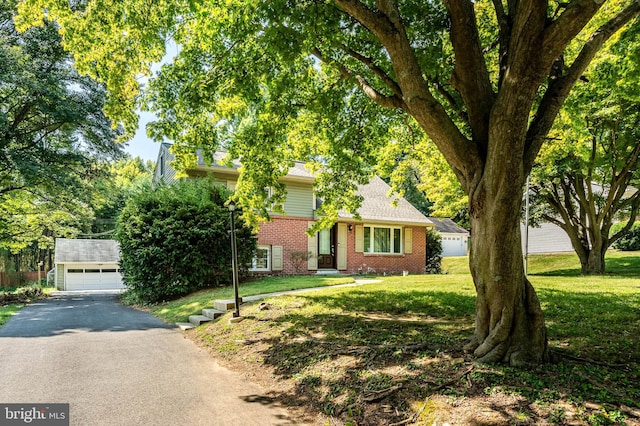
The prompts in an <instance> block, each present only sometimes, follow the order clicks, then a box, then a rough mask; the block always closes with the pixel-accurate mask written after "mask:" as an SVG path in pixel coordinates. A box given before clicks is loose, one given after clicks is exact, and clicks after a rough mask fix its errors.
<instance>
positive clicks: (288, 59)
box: [20, 0, 640, 365]
mask: <svg viewBox="0 0 640 426" xmlns="http://www.w3.org/2000/svg"><path fill="white" fill-rule="evenodd" d="M45 8H46V9H45ZM45 10H46V13H45ZM20 11H21V18H20V25H21V27H23V28H24V27H26V26H27V25H28V24H39V23H40V22H41V21H42V19H43V18H44V17H45V16H46V17H47V19H54V20H55V21H56V22H58V23H59V24H60V26H61V30H62V34H63V39H64V44H65V46H66V47H67V48H68V49H70V51H72V52H73V53H74V55H75V58H76V61H77V62H76V63H77V66H78V68H79V69H80V70H81V71H82V72H86V73H89V74H90V75H92V76H94V77H96V78H99V79H101V81H104V82H105V83H106V87H107V90H108V92H109V104H108V109H107V111H108V112H109V113H110V114H111V116H112V117H116V118H118V120H120V121H121V122H122V123H124V125H125V127H127V128H129V129H131V128H132V127H134V126H135V118H134V117H133V116H132V114H133V111H134V107H135V106H136V104H137V102H138V101H139V100H140V99H143V100H144V101H148V102H149V104H150V107H151V108H152V109H153V110H155V111H156V112H157V114H158V115H159V120H158V122H157V123H156V124H155V125H154V126H153V127H152V133H153V134H154V136H155V137H158V138H168V139H171V140H173V141H174V142H175V145H174V146H175V150H176V155H177V158H178V162H177V166H178V167H179V166H183V167H184V166H188V165H190V164H194V159H195V157H194V152H195V148H202V149H203V151H202V152H203V153H204V154H205V159H209V160H211V158H212V153H213V151H214V149H215V148H217V147H219V146H222V147H224V148H226V149H227V150H228V151H229V153H230V157H231V158H241V160H242V164H243V170H242V172H243V173H242V175H241V178H240V180H239V184H238V187H237V197H238V198H239V199H240V200H241V201H242V202H243V203H246V204H247V205H250V206H256V207H260V203H261V202H262V205H264V200H265V197H266V194H265V191H264V188H265V187H273V188H275V189H276V199H277V194H281V195H282V193H283V189H284V188H283V187H282V185H280V184H279V180H278V179H279V177H281V176H282V175H284V174H285V173H286V172H287V169H288V167H289V165H290V164H291V161H292V160H293V159H307V160H309V161H310V162H311V163H315V164H317V165H318V166H320V165H321V166H322V167H323V168H322V170H323V171H324V172H323V173H321V174H320V175H319V177H318V179H317V183H318V193H319V196H320V197H322V198H323V199H324V204H323V211H321V212H320V213H323V214H325V215H326V218H328V219H326V221H330V220H331V218H332V217H333V218H335V216H336V214H337V211H338V208H346V209H347V210H351V211H353V210H355V209H357V205H358V200H357V199H354V197H352V196H350V193H353V191H354V189H355V186H356V184H357V183H359V182H363V181H366V180H367V179H368V178H369V177H370V175H371V174H372V173H373V171H374V167H375V165H376V163H377V157H378V152H379V150H380V148H381V147H383V146H384V145H385V144H386V143H388V142H389V143H392V142H393V140H392V139H393V138H391V137H390V135H392V134H393V130H394V129H395V128H397V127H398V126H402V125H406V124H409V125H414V124H415V126H414V128H415V129H418V130H419V131H420V132H422V133H424V134H426V135H427V136H428V137H429V138H430V139H431V140H432V141H433V143H434V144H435V145H436V146H437V148H438V150H439V151H440V152H441V153H442V155H443V156H444V159H445V160H446V162H447V163H448V164H449V165H450V166H451V167H452V169H453V171H454V173H455V175H456V177H457V179H458V180H459V181H460V183H461V186H462V188H463V190H464V191H465V192H466V194H467V195H468V197H469V201H468V210H469V216H470V223H471V227H472V232H473V235H474V237H473V239H472V243H471V248H470V268H471V272H472V275H473V278H474V283H475V286H476V290H477V294H478V298H477V304H476V327H475V331H474V334H473V337H472V339H471V341H470V343H469V345H467V347H466V349H467V350H469V351H472V352H473V353H474V354H475V356H477V357H478V359H479V360H481V361H483V362H495V361H504V362H507V363H510V364H513V365H520V364H525V363H539V362H543V361H544V360H546V359H547V345H546V342H547V340H546V328H545V326H544V319H543V315H542V311H541V308H540V304H539V301H538V299H537V296H536V294H535V291H534V289H533V287H532V286H531V284H530V283H529V282H528V280H527V279H526V277H525V276H524V272H523V262H522V256H521V248H520V231H519V219H518V216H519V215H518V212H519V211H520V206H521V194H522V187H523V184H524V180H525V177H526V175H527V174H528V173H529V171H530V170H531V167H532V166H533V163H534V161H535V159H536V157H537V155H538V152H539V151H540V149H541V147H542V146H543V145H544V144H545V142H546V141H547V136H548V133H549V131H550V129H551V126H552V124H553V122H554V120H555V118H556V116H557V114H558V112H559V110H560V108H561V106H562V105H563V103H564V102H565V101H566V99H567V97H568V95H569V93H570V91H571V89H572V87H573V86H574V84H575V82H576V81H577V80H578V79H579V77H580V76H581V75H582V74H583V72H584V71H585V69H586V68H587V66H588V65H589V63H590V62H591V60H592V59H593V58H594V57H595V55H596V53H597V52H598V50H599V49H600V48H601V47H602V46H603V44H604V43H605V42H606V40H607V39H609V38H610V37H611V36H613V35H614V34H615V33H616V32H617V31H618V30H620V29H621V28H623V27H624V26H625V25H627V24H628V23H630V22H631V21H632V20H634V18H635V17H636V15H637V14H638V12H639V11H640V2H638V1H635V0H609V1H599V0H598V1H596V0H572V1H569V2H558V1H538V0H536V1H513V0H507V1H497V0H494V1H491V2H490V1H488V0H481V1H477V2H471V1H468V0H447V1H443V2H440V1H432V2H427V1H412V0H398V1H393V0H376V1H373V0H370V1H369V0H367V1H360V0H334V1H329V0H321V1H314V0H308V1H297V2H292V1H288V0H274V1H268V2H263V1H257V0H245V1H241V0H230V1H226V2H221V3H215V2H208V1H198V0H195V1H194V0H191V1H158V2H153V3H149V2H147V1H144V0H125V1H122V0H118V1H116V0H93V1H88V2H80V3H72V4H71V5H69V4H68V3H66V2H58V1H55V0H24V1H23V2H22V3H21V8H20ZM634 25H636V24H634ZM169 37H171V38H173V39H174V40H175V42H176V43H177V44H178V45H179V46H180V49H181V50H180V53H179V55H178V56H177V57H176V58H175V60H174V61H173V63H172V64H169V65H166V66H164V67H163V69H162V71H161V72H160V74H159V75H158V77H157V78H155V79H152V80H150V81H149V84H148V85H147V86H145V93H144V96H143V97H142V98H141V97H140V95H139V94H140V92H139V89H140V84H139V81H138V80H137V79H138V77H140V76H141V75H145V74H148V73H149V64H150V63H151V62H154V61H158V60H160V58H161V57H162V54H163V51H164V46H165V43H166V40H167V38H169ZM261 188H262V189H261Z"/></svg>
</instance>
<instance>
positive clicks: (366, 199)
mask: <svg viewBox="0 0 640 426" xmlns="http://www.w3.org/2000/svg"><path fill="white" fill-rule="evenodd" d="M390 189H391V187H390V186H389V185H387V183H386V182H385V181H383V180H382V179H381V178H379V177H378V176H375V177H373V178H372V179H371V181H370V182H369V183H367V184H366V185H360V187H359V188H358V191H357V194H358V195H361V196H362V197H363V201H362V206H361V207H360V209H359V210H358V213H359V214H360V217H362V220H363V221H368V220H369V221H380V222H397V223H415V224H420V225H431V224H432V222H431V221H430V220H429V219H428V218H427V217H426V216H425V215H423V214H422V213H420V211H419V210H418V209H416V208H415V207H413V205H411V203H409V202H408V201H407V200H405V199H404V198H400V197H398V196H397V194H396V195H395V196H391V197H389V190H390ZM394 200H397V202H398V204H397V206H393V204H392V203H393V201H394ZM340 217H341V218H343V219H352V218H353V215H352V214H348V213H346V212H344V211H343V212H340Z"/></svg>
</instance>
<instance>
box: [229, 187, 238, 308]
mask: <svg viewBox="0 0 640 426" xmlns="http://www.w3.org/2000/svg"><path fill="white" fill-rule="evenodd" d="M227 208H228V209H229V214H230V215H231V274H232V277H233V278H232V279H233V294H234V300H235V306H236V310H235V311H234V312H233V317H234V318H238V317H240V297H239V296H238V249H237V247H236V225H235V219H234V212H235V210H236V203H235V202H234V201H233V200H229V201H228V202H227Z"/></svg>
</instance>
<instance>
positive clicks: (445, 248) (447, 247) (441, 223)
mask: <svg viewBox="0 0 640 426" xmlns="http://www.w3.org/2000/svg"><path fill="white" fill-rule="evenodd" d="M429 220H430V221H431V222H433V223H434V224H435V226H436V227H435V229H436V231H437V232H438V233H439V234H440V235H441V236H442V257H450V256H466V255H467V252H468V250H469V231H467V230H466V229H464V228H462V227H460V226H458V225H457V224H456V223H455V222H454V221H453V220H451V219H449V218H437V217H430V218H429Z"/></svg>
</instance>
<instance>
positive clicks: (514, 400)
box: [187, 297, 640, 426]
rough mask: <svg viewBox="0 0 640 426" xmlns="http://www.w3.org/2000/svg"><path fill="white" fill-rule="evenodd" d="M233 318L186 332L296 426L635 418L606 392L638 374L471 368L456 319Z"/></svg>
mask: <svg viewBox="0 0 640 426" xmlns="http://www.w3.org/2000/svg"><path fill="white" fill-rule="evenodd" d="M242 314H243V316H244V317H245V320H244V321H242V322H240V323H237V324H233V325H230V324H229V323H228V318H227V317H223V318H222V319H220V320H218V321H217V322H213V323H210V324H209V325H206V326H203V327H200V328H198V329H195V330H191V331H189V332H187V335H188V336H189V337H190V338H191V339H193V340H194V341H195V342H196V343H197V344H198V345H200V346H202V347H204V348H207V349H208V350H209V351H210V352H211V354H212V356H215V357H216V358H217V359H218V360H219V362H220V363H221V364H222V365H224V366H226V367H227V368H230V369H232V370H234V371H237V372H240V373H242V374H244V375H245V376H246V377H247V378H249V379H251V380H254V381H256V382H258V383H260V384H261V385H262V386H263V387H264V388H265V389H266V390H267V392H268V396H269V397H270V398H271V399H272V400H273V401H274V402H276V403H279V404H282V405H283V406H286V407H288V408H289V409H290V411H291V413H292V415H295V416H297V418H298V419H299V420H300V421H301V422H302V421H304V422H306V423H310V424H318V425H336V426H338V425H361V426H364V425H428V426H432V425H434V426H438V425H446V424H448V425H452V426H453V425H546V424H564V425H596V424H597V425H603V424H629V425H639V424H640V410H638V409H637V408H634V407H632V406H629V405H627V404H629V402H628V401H629V398H630V395H628V394H627V393H625V391H624V390H616V388H615V381H616V380H620V378H621V377H628V379H630V380H637V377H638V372H637V371H635V372H632V374H630V375H629V374H627V373H628V372H625V371H621V372H620V375H619V376H617V375H615V372H614V373H610V374H609V376H608V377H604V378H601V377H599V375H600V370H598V371H594V370H593V369H591V367H590V366H588V365H587V366H584V365H581V364H578V363H576V364H572V363H559V364H555V365H550V366H545V367H542V368H541V369H539V370H537V371H530V370H528V371H523V370H515V369H510V368H507V367H490V366H478V365H474V364H473V363H472V362H471V359H470V358H468V357H466V356H465V354H463V353H462V352H461V351H459V350H458V349H457V348H460V347H462V345H463V342H464V338H465V337H466V336H467V335H469V333H470V332H471V328H470V324H469V322H467V321H468V320H467V319H462V320H460V319H456V318H448V319H443V318H429V317H426V316H391V315H385V314H379V313H367V312H359V313H350V314H345V312H343V311H341V310H339V309H335V310H331V309H327V308H326V307H323V308H321V309H320V308H319V307H318V306H316V304H315V303H311V302H310V301H309V300H308V299H305V298H296V297H280V298H277V299H272V300H269V301H268V302H265V303H262V304H257V303H256V304H253V305H249V306H244V307H243V312H242ZM580 376H584V380H583V381H582V383H577V382H576V380H575V377H580ZM581 386H582V387H585V386H587V387H590V388H591V390H593V388H594V387H597V386H600V387H601V389H600V391H602V392H605V393H606V392H608V393H611V394H612V395H613V399H614V400H615V394H616V392H618V394H619V395H620V398H619V401H617V403H606V402H605V403H602V402H593V401H589V400H586V399H585V398H584V397H583V396H582V394H580V393H579V392H577V391H576V389H579V388H580V387H581ZM596 390H597V389H596ZM631 398H633V395H631ZM604 399H605V400H607V398H604ZM608 399H609V400H610V399H611V398H608Z"/></svg>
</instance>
